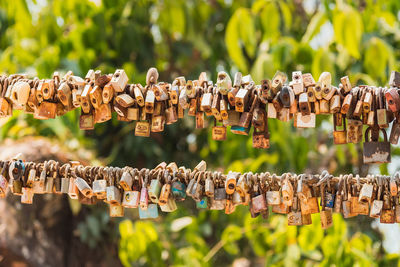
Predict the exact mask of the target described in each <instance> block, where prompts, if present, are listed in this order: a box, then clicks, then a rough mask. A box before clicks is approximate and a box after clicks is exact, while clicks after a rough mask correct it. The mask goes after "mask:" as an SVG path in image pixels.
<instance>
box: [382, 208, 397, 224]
mask: <svg viewBox="0 0 400 267" xmlns="http://www.w3.org/2000/svg"><path fill="white" fill-rule="evenodd" d="M395 221H396V218H395V213H394V209H383V210H382V213H381V219H380V223H390V224H392V223H395Z"/></svg>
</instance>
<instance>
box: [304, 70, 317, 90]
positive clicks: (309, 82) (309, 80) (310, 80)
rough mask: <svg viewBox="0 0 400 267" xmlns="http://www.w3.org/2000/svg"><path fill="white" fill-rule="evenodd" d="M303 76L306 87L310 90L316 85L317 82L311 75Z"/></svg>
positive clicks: (305, 74)
mask: <svg viewBox="0 0 400 267" xmlns="http://www.w3.org/2000/svg"><path fill="white" fill-rule="evenodd" d="M302 76H303V77H302V78H303V84H304V87H306V88H308V87H310V86H314V85H315V80H314V77H313V76H312V74H311V73H304V74H303V75H302Z"/></svg>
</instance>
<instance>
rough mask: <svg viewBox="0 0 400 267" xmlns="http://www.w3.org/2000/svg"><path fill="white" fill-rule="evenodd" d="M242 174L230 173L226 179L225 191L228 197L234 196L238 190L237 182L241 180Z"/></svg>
mask: <svg viewBox="0 0 400 267" xmlns="http://www.w3.org/2000/svg"><path fill="white" fill-rule="evenodd" d="M239 175H240V173H238V172H229V173H228V175H227V176H226V179H225V191H226V193H227V194H228V195H232V194H233V193H234V192H235V189H236V181H237V179H238V178H239Z"/></svg>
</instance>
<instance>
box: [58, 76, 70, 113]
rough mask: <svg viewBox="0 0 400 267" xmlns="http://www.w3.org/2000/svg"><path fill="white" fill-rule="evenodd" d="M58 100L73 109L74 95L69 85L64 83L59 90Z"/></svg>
mask: <svg viewBox="0 0 400 267" xmlns="http://www.w3.org/2000/svg"><path fill="white" fill-rule="evenodd" d="M57 98H58V99H59V100H60V102H61V103H62V104H63V105H64V106H65V107H68V108H70V107H72V94H71V88H70V87H69V85H68V83H66V82H63V83H61V84H60V86H59V87H58V89H57Z"/></svg>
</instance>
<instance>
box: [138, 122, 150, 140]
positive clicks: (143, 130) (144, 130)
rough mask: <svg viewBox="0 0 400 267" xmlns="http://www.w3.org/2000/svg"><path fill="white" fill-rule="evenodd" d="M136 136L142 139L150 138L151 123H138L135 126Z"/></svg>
mask: <svg viewBox="0 0 400 267" xmlns="http://www.w3.org/2000/svg"><path fill="white" fill-rule="evenodd" d="M135 135H136V136H142V137H149V136H150V123H149V122H148V121H137V122H136V126H135Z"/></svg>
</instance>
